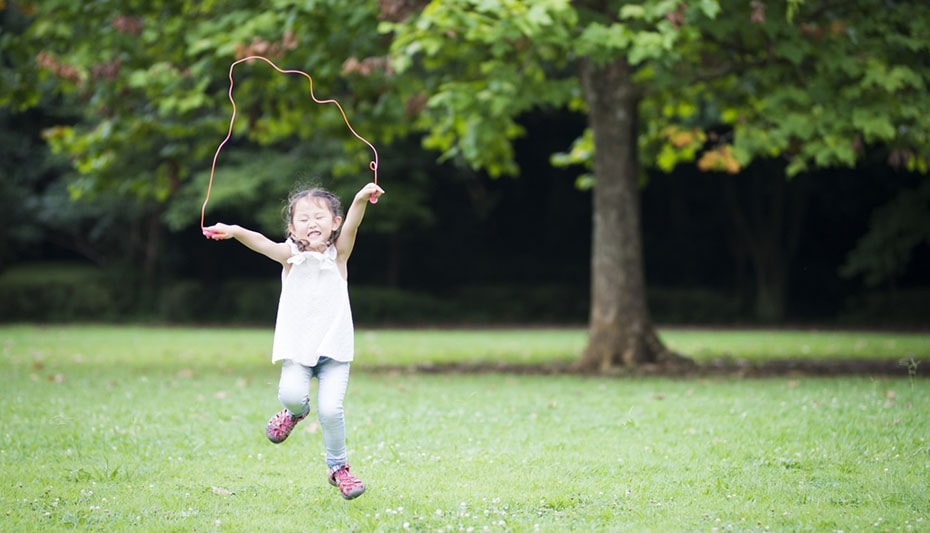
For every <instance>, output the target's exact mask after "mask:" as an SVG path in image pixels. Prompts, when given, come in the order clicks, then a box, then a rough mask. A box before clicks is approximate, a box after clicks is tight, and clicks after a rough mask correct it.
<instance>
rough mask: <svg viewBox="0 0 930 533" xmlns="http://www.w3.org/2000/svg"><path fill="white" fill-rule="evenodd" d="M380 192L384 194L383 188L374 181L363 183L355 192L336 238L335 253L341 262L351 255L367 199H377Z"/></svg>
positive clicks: (366, 205)
mask: <svg viewBox="0 0 930 533" xmlns="http://www.w3.org/2000/svg"><path fill="white" fill-rule="evenodd" d="M382 194H384V189H382V188H381V187H378V186H377V185H375V184H374V183H369V184H368V185H365V186H364V187H362V188H361V190H359V191H358V192H357V193H355V198H353V199H352V205H350V206H349V209H348V211H347V212H346V218H345V220H344V221H343V222H342V230H341V231H340V232H339V237H337V238H336V253H337V254H338V257H339V259H340V260H341V261H342V262H343V264H345V263H344V262H345V261H348V259H349V256H350V255H352V249H353V248H354V247H355V236H356V235H357V234H358V227H359V225H360V224H361V223H362V219H363V218H364V217H365V209H366V208H367V207H368V201H369V199H370V198H375V199H378V198H379V197H380V196H381V195H382Z"/></svg>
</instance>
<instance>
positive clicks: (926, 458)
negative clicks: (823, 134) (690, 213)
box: [0, 326, 930, 531]
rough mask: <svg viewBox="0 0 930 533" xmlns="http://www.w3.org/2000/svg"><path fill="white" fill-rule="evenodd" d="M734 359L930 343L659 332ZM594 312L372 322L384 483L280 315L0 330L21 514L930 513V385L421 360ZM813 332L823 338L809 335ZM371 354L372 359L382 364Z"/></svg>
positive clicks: (867, 524) (354, 399) (96, 523)
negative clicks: (279, 354) (507, 369)
mask: <svg viewBox="0 0 930 533" xmlns="http://www.w3.org/2000/svg"><path fill="white" fill-rule="evenodd" d="M662 336H663V338H664V339H665V341H666V342H667V343H668V344H669V345H671V346H672V347H673V348H675V349H677V350H680V351H683V352H686V353H689V354H690V355H692V356H694V357H695V358H697V359H699V360H708V359H713V358H717V357H733V358H747V359H760V358H761V359H765V358H773V357H798V356H803V355H809V356H811V357H868V358H875V357H887V358H889V359H895V360H898V359H905V358H909V357H910V358H917V359H921V358H922V359H926V358H927V356H928V355H930V337H928V336H926V335H903V334H891V333H889V334H876V333H871V334H866V333H855V332H848V333H835V332H763V331H757V332H739V331H716V332H715V331H701V330H668V331H665V330H663V331H662ZM584 340H585V338H584V332H583V331H579V330H519V331H512V330H493V331H464V330H462V331H457V330H453V331H440V330H426V331H395V330H373V331H360V332H359V333H358V343H357V352H358V355H357V357H358V362H357V364H356V365H355V367H354V370H353V372H354V374H353V378H352V381H351V383H350V386H349V394H348V397H347V400H346V411H347V412H346V414H347V425H348V436H349V453H350V461H351V463H352V465H353V471H355V472H356V473H357V474H358V475H359V476H360V477H361V478H362V479H363V480H364V481H365V482H366V484H367V485H368V492H366V494H364V495H363V496H362V497H360V498H359V499H357V500H354V501H351V502H346V501H344V500H342V498H340V497H339V496H338V494H337V493H336V491H335V489H333V488H332V487H330V486H329V485H328V484H327V483H326V481H325V477H324V467H323V461H322V444H321V442H320V435H319V429H318V427H317V426H316V424H315V423H314V422H313V421H311V419H308V420H306V421H304V422H303V423H301V425H300V426H298V428H297V430H296V431H295V433H294V434H293V435H292V436H291V437H290V439H288V441H286V442H284V443H282V444H280V445H273V444H271V443H269V442H268V441H267V440H266V439H265V437H264V431H263V430H264V424H265V421H266V420H267V418H268V417H269V416H270V415H271V414H273V413H274V412H275V411H277V410H278V409H279V405H278V402H277V400H276V398H275V395H276V384H277V377H278V369H277V367H275V366H273V365H271V364H270V357H269V355H268V352H269V348H270V342H271V332H270V329H268V330H265V329H233V330H219V329H203V330H200V329H193V328H141V327H104V326H83V327H60V328H59V327H45V328H44V327H34V326H6V327H0V391H2V393H0V530H2V531H40V530H42V531H63V530H99V531H120V530H133V531H402V530H405V529H410V530H415V531H534V530H539V531H570V530H574V531H713V530H720V531H728V530H734V531H764V530H771V531H861V530H868V531H885V530H888V531H928V530H930V503H928V502H930V416H928V414H927V413H928V412H930V381H928V380H927V379H926V378H924V377H923V376H922V375H923V374H924V373H925V372H927V370H926V369H922V368H917V369H916V373H917V377H907V376H906V375H904V376H902V377H900V378H887V377H882V378H876V377H869V376H860V377H843V378H808V377H799V376H792V377H778V378H769V379H749V380H740V379H731V378H702V379H666V378H658V377H650V378H636V379H631V378H626V379H617V378H591V377H578V376H515V375H494V374H489V375H461V374H455V375H453V374H449V375H424V374H409V373H405V372H380V371H374V370H373V369H375V368H380V367H383V366H388V365H399V366H404V365H409V364H414V363H423V362H437V363H439V362H451V361H459V360H485V359H486V360H500V361H509V362H527V363H534V362H545V361H551V360H572V359H573V358H574V357H577V355H576V354H577V353H578V351H579V350H580V349H581V348H582V347H583V345H584ZM805 347H806V348H805ZM366 367H367V368H368V369H367V370H366Z"/></svg>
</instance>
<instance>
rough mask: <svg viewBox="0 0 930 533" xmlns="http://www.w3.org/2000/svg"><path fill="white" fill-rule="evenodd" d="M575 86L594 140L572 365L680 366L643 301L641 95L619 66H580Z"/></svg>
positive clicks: (591, 368)
mask: <svg viewBox="0 0 930 533" xmlns="http://www.w3.org/2000/svg"><path fill="white" fill-rule="evenodd" d="M580 74H581V84H582V88H583V90H584V95H585V99H586V101H587V104H588V120H589V125H590V126H591V130H592V132H593V134H594V147H595V151H594V176H595V186H594V194H593V215H592V216H593V228H592V231H593V234H592V247H591V310H590V318H589V330H588V345H587V347H586V349H585V351H584V354H583V355H582V358H581V361H580V362H579V366H580V367H581V368H582V369H585V370H589V371H598V372H609V371H611V370H612V369H616V368H621V367H635V366H640V365H644V364H658V363H671V362H683V361H685V359H684V358H682V357H681V356H678V355H676V354H674V353H672V352H671V351H670V350H668V349H667V348H666V347H665V346H664V345H663V344H662V342H661V341H660V340H659V338H658V336H657V335H656V332H655V328H654V326H653V324H652V319H651V318H650V314H649V307H648V303H647V300H646V280H645V273H644V265H643V249H642V237H641V235H642V233H641V229H640V226H641V224H640V191H639V179H638V176H639V164H638V158H637V150H638V147H637V135H638V124H637V115H638V105H639V100H640V95H639V93H638V90H637V87H636V85H635V84H634V83H633V81H632V78H631V71H630V66H629V64H628V63H627V62H626V61H625V60H616V61H613V62H611V63H607V64H605V65H595V64H593V63H591V62H589V61H583V62H582V65H581V73H580Z"/></svg>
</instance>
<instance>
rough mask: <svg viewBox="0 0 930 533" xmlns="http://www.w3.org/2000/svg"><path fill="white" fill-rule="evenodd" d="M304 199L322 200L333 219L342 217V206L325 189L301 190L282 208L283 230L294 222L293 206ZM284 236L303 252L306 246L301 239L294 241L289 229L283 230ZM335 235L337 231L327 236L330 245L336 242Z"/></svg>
mask: <svg viewBox="0 0 930 533" xmlns="http://www.w3.org/2000/svg"><path fill="white" fill-rule="evenodd" d="M304 198H312V199H314V200H322V201H323V202H324V203H325V204H326V206H327V207H329V210H330V212H331V213H332V214H333V217H341V216H342V206H341V204H340V203H339V198H336V195H335V194H333V193H331V192H329V191H327V190H326V189H321V188H319V187H313V188H311V189H302V190H299V191H297V192H295V193H293V194H291V196H290V197H289V198H288V199H287V205H286V206H285V208H284V220H285V222H286V224H287V226H285V228H288V227H289V226H290V224H291V223H292V222H293V221H294V206H295V205H296V204H297V202H299V201H300V200H303V199H304ZM285 232H286V233H285V234H286V237H287V238H288V239H291V240H293V241H294V242H295V243H296V244H297V249H298V250H300V251H301V252H303V251H304V250H305V248H306V246H307V242H306V241H304V240H302V239H295V238H294V236H293V235H291V232H290V230H289V229H285ZM336 235H338V231H334V232H333V234H332V235H330V236H329V242H330V243H332V242H333V241H334V240H336Z"/></svg>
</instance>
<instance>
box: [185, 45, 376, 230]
mask: <svg viewBox="0 0 930 533" xmlns="http://www.w3.org/2000/svg"><path fill="white" fill-rule="evenodd" d="M253 59H260V60H262V61H264V62H265V63H268V64H269V65H271V66H272V68H274V69H275V70H277V71H278V72H280V73H281V74H299V75H301V76H303V77H305V78H307V82H308V83H309V85H310V98H312V99H313V101H314V102H316V103H317V104H333V105H335V106H336V108H337V109H338V110H339V114H341V115H342V120H343V121H345V123H346V127H347V128H349V131H350V132H352V135H354V136H355V137H356V138H357V139H358V140H360V141H362V142H363V143H365V144H367V145H368V147H369V148H371V152H372V153H373V154H374V159H373V160H372V161H371V162H370V163H368V168H369V169H371V172H372V174H373V176H374V178H373V181H374V183H375V185H377V184H378V150H376V149H375V147H374V145H372V144H371V143H370V142H368V140H367V139H365V138H364V137H362V136H361V135H359V134H358V133H356V131H355V129H354V128H353V127H352V124H350V123H349V118H348V117H347V116H346V112H345V110H343V109H342V106H341V105H339V102H337V101H336V100H335V99H332V98H330V99H327V100H320V99H318V98H317V97H316V95H314V94H313V78H312V77H310V75H309V74H307V73H306V72H303V71H301V70H293V69H282V68H279V67H278V66H277V65H275V64H274V63H273V62H272V61H271V60H270V59H268V58H267V57H262V56H248V57H244V58H242V59H239V60H236V61H234V62H233V64H232V65H230V66H229V102H230V103H231V104H232V116H231V117H230V118H229V130H228V131H227V132H226V138H225V139H223V141H222V142H221V143H220V144H219V146H217V147H216V152H215V153H214V154H213V164H212V165H211V166H210V181H209V183H208V184H207V194H206V196H205V197H204V199H203V207H201V208H200V231H201V232H203V235H204V236H205V237H208V238H210V237H214V236H216V235H218V234H219V232H216V231H210V230H207V229H204V228H205V225H204V218H205V216H206V213H207V203H208V202H209V201H210V192H211V191H212V190H213V176H214V174H215V173H216V161H217V159H218V158H219V156H220V150H222V149H223V146H225V145H226V143H227V142H229V139H230V138H232V133H233V125H234V124H235V122H236V100H235V99H234V98H233V86H234V85H235V81H234V80H233V70H235V68H236V65H238V64H239V63H244V62H246V61H252V60H253ZM369 201H370V202H371V203H373V204H374V203H377V202H378V198H377V197H376V196H375V195H371V197H370V198H369Z"/></svg>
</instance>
